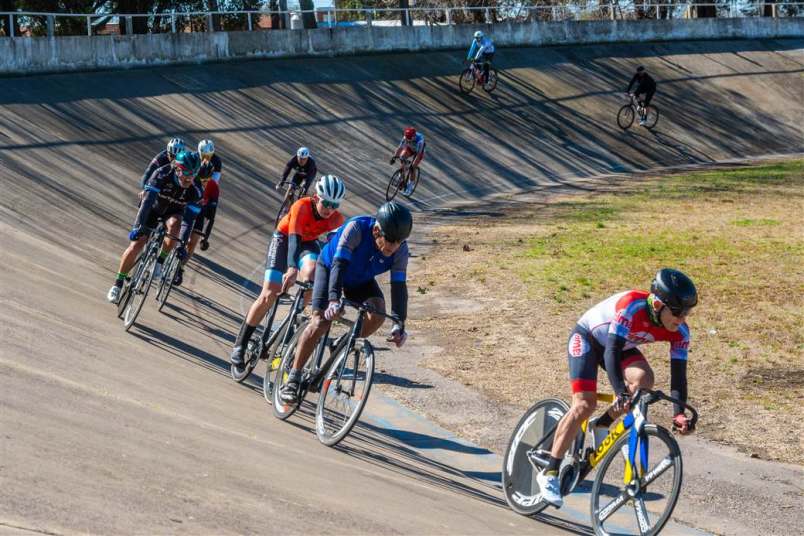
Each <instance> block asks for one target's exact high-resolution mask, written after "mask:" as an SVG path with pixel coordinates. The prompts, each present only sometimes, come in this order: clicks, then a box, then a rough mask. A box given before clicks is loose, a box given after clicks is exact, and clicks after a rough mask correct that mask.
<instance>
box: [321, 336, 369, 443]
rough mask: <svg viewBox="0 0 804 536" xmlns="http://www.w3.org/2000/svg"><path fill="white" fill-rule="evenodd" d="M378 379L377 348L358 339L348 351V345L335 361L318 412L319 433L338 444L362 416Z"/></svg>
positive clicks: (324, 440)
mask: <svg viewBox="0 0 804 536" xmlns="http://www.w3.org/2000/svg"><path fill="white" fill-rule="evenodd" d="M373 378H374V349H373V348H372V347H371V343H369V342H368V341H366V340H358V341H356V342H355V345H354V347H353V348H352V350H351V351H350V352H349V353H348V354H347V353H346V348H344V349H343V350H342V351H341V353H340V355H339V356H338V357H337V358H336V359H335V360H334V361H333V362H332V365H331V366H330V367H329V370H328V371H327V374H326V376H324V382H323V383H322V384H321V392H320V393H319V395H318V405H317V407H316V413H315V417H316V418H315V433H316V435H317V436H318V440H319V441H321V443H323V444H324V445H327V446H329V447H332V446H335V445H337V444H338V443H339V442H340V441H341V440H342V439H343V438H344V437H346V436H347V435H348V434H349V432H350V431H351V430H352V428H353V427H354V425H355V423H356V422H357V421H358V419H360V414H361V413H362V412H363V408H365V407H366V402H367V401H368V397H369V393H370V392H371V382H372V379H373Z"/></svg>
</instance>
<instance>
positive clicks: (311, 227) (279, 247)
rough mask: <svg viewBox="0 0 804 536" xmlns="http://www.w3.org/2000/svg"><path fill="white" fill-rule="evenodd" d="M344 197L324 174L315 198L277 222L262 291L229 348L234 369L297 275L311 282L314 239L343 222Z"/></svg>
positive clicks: (337, 181)
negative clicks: (341, 207)
mask: <svg viewBox="0 0 804 536" xmlns="http://www.w3.org/2000/svg"><path fill="white" fill-rule="evenodd" d="M345 195H346V187H345V186H344V184H343V181H342V180H341V179H340V178H338V177H336V176H334V175H325V176H323V177H321V179H320V180H319V181H318V183H317V184H316V186H315V195H314V196H313V197H303V198H301V199H299V200H298V201H296V202H295V203H294V204H293V205H292V206H291V207H290V211H289V212H288V213H287V214H286V215H285V216H284V217H283V218H282V220H281V221H280V222H279V225H278V226H277V228H276V231H274V234H273V237H272V238H271V244H270V246H268V255H267V257H266V260H265V281H264V282H263V285H262V292H260V295H259V297H258V298H257V299H256V300H255V301H254V303H253V304H252V305H251V308H250V309H249V311H248V314H247V315H246V318H245V320H243V324H242V326H241V327H240V332H239V333H238V334H237V338H236V339H235V344H234V348H233V349H232V355H231V361H232V364H233V365H235V366H236V367H241V366H242V365H243V357H244V354H245V351H246V346H247V344H248V341H249V339H250V338H251V335H252V334H253V333H254V330H256V329H257V326H258V325H259V323H260V322H261V321H262V319H263V318H264V317H265V313H267V312H268V310H269V309H270V308H271V306H273V304H274V302H275V301H276V299H277V298H278V297H279V295H280V294H282V293H283V292H287V290H288V289H289V288H290V287H291V285H293V283H294V282H295V281H296V278H297V277H299V276H300V277H301V281H310V280H311V279H312V277H313V273H314V271H315V266H316V261H317V260H318V255H319V251H320V250H319V246H318V241H317V240H316V239H317V238H318V237H319V236H321V235H322V234H325V233H328V232H330V231H332V230H334V229H337V228H338V227H339V226H340V225H341V224H342V223H343V220H344V218H343V215H341V213H340V212H338V207H339V206H340V204H341V202H342V201H343V198H344V196H345Z"/></svg>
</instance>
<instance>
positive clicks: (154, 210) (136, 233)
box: [106, 151, 203, 303]
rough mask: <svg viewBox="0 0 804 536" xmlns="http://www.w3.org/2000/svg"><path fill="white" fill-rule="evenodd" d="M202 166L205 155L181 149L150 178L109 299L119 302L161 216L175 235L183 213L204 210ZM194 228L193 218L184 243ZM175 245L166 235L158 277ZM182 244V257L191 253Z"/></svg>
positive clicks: (156, 273)
mask: <svg viewBox="0 0 804 536" xmlns="http://www.w3.org/2000/svg"><path fill="white" fill-rule="evenodd" d="M200 168H201V157H199V156H198V153H196V152H194V151H180V152H179V153H178V154H177V155H176V158H175V159H174V160H173V163H172V164H168V165H166V166H162V167H161V168H159V169H157V170H156V171H154V173H153V175H151V178H149V179H148V180H147V181H146V183H145V190H144V191H145V195H144V197H143V198H142V203H141V204H140V209H139V211H138V212H137V218H136V219H135V220H134V226H133V227H132V229H131V231H130V232H129V233H128V239H129V245H128V247H127V248H126V250H125V251H124V252H123V255H122V257H121V258H120V265H119V268H118V270H117V277H116V278H115V282H114V286H112V288H110V289H109V292H108V294H107V295H106V299H107V300H109V301H110V302H112V303H117V300H119V299H120V292H121V289H122V288H123V283H124V281H125V279H126V278H127V277H128V272H129V270H131V268H133V267H134V265H135V264H136V262H137V257H138V256H139V254H140V252H141V251H142V249H143V248H144V247H145V243H146V242H147V240H148V237H149V236H150V234H151V231H153V230H154V228H156V226H157V224H158V222H159V220H160V219H161V220H162V221H164V222H165V228H166V229H167V232H168V234H171V235H174V236H175V235H176V234H177V233H179V229H180V226H181V223H182V215H184V217H185V218H191V219H192V220H195V217H196V216H197V215H198V213H199V212H201V206H200V205H199V203H200V201H201V198H202V196H203V192H202V191H201V187H200V185H199V184H198V182H197V181H196V180H195V177H196V175H197V174H198V170H199V169H200ZM192 228H193V221H188V222H187V226H186V228H185V229H184V233H183V235H182V236H181V240H182V243H184V244H186V243H187V240H188V238H189V236H190V231H191V230H192ZM174 245H175V240H173V239H171V238H168V237H165V241H164V243H163V245H162V250H161V251H160V253H159V258H158V259H157V263H156V267H155V269H154V278H155V279H157V278H159V276H160V275H161V273H162V263H163V262H164V260H165V257H167V255H168V253H169V252H170V250H171V249H173V247H174ZM180 248H181V249H179V250H178V251H177V253H178V256H179V259H180V260H181V259H183V258H185V257H186V256H187V250H186V248H185V246H183V245H181V246H180Z"/></svg>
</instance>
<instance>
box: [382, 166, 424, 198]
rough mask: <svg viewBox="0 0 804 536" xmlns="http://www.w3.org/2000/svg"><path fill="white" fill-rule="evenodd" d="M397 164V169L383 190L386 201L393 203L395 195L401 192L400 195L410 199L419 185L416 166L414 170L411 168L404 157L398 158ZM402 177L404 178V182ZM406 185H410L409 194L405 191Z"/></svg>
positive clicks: (418, 174) (419, 174)
mask: <svg viewBox="0 0 804 536" xmlns="http://www.w3.org/2000/svg"><path fill="white" fill-rule="evenodd" d="M399 164H400V165H399V169H397V170H396V171H394V172H393V174H392V175H391V180H390V181H388V187H387V188H386V189H385V200H386V201H393V199H394V197H396V194H398V193H399V192H402V195H404V196H405V197H408V198H410V196H412V195H413V192H415V191H416V187H417V186H418V185H419V178H420V177H421V171H420V170H419V168H418V166H417V167H416V168H413V167H411V161H410V159H409V158H406V157H399ZM402 177H405V178H404V180H403V178H402ZM408 184H412V186H411V188H410V192H407V191H406V188H407V186H408Z"/></svg>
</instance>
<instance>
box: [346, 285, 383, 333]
mask: <svg viewBox="0 0 804 536" xmlns="http://www.w3.org/2000/svg"><path fill="white" fill-rule="evenodd" d="M343 295H344V297H345V298H346V299H348V300H351V301H353V302H357V303H366V304H368V305H370V306H371V307H373V308H375V309H377V310H378V311H381V312H385V296H383V293H382V289H380V285H378V284H377V281H376V280H375V279H372V280H370V281H368V282H366V283H364V284H362V285H360V286H357V287H348V288H344V289H343ZM383 322H385V317H384V316H382V315H378V314H375V313H367V314H366V316H365V318H364V320H363V327H362V329H361V330H360V335H359V336H360V337H368V336H369V335H371V334H373V333H374V332H375V331H377V330H378V329H380V326H382V324H383Z"/></svg>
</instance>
